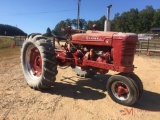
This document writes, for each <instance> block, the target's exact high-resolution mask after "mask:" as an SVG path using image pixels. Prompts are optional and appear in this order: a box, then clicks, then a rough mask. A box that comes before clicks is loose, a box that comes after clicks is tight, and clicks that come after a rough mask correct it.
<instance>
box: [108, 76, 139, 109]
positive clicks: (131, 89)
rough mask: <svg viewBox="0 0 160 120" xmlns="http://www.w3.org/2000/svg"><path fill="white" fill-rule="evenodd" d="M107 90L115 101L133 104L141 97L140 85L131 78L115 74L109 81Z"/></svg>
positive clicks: (127, 104) (128, 104)
mask: <svg viewBox="0 0 160 120" xmlns="http://www.w3.org/2000/svg"><path fill="white" fill-rule="evenodd" d="M107 91H108V94H109V96H110V97H111V98H112V100H113V101H115V102H117V103H119V104H122V105H126V106H131V105H133V104H134V103H135V102H136V101H137V100H138V99H139V87H137V85H136V84H135V82H133V80H131V78H129V77H126V76H122V75H113V76H111V77H110V78H109V80H108V82H107Z"/></svg>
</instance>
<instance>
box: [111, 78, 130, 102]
mask: <svg viewBox="0 0 160 120" xmlns="http://www.w3.org/2000/svg"><path fill="white" fill-rule="evenodd" d="M111 89H112V93H113V95H114V96H115V97H116V98H117V99H119V100H126V99H128V96H129V89H128V87H127V85H125V84H124V83H122V82H119V81H116V82H114V83H113V84H112V87H111Z"/></svg>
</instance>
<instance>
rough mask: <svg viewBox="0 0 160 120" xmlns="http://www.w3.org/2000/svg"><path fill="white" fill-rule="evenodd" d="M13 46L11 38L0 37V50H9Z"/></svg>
mask: <svg viewBox="0 0 160 120" xmlns="http://www.w3.org/2000/svg"><path fill="white" fill-rule="evenodd" d="M12 44H14V41H13V38H8V37H0V49H4V48H9V47H11V45H12Z"/></svg>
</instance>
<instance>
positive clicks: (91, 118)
mask: <svg viewBox="0 0 160 120" xmlns="http://www.w3.org/2000/svg"><path fill="white" fill-rule="evenodd" d="M134 64H135V66H136V67H137V68H136V69H135V73H136V74H137V75H138V76H139V77H140V78H141V79H142V82H143V85H144V94H143V96H142V98H141V99H140V100H139V101H138V102H137V103H136V104H135V105H134V106H132V107H126V106H123V105H119V104H117V103H115V102H114V101H112V100H111V98H110V97H109V95H108V93H107V91H106V87H105V85H106V82H107V80H108V78H109V77H110V76H111V75H113V74H116V72H112V71H111V72H109V73H108V74H106V75H96V76H94V77H93V79H85V78H80V77H77V76H76V74H75V73H74V72H73V71H72V69H71V68H67V69H65V70H61V69H59V68H58V71H59V73H58V75H57V80H56V83H55V86H54V87H52V88H51V89H49V90H46V91H43V92H41V91H36V90H33V89H31V88H30V87H29V86H28V85H27V84H26V82H25V79H24V76H23V74H22V70H21V65H20V52H19V50H18V51H17V52H14V53H12V52H11V53H10V55H8V56H2V55H0V120H23V119H24V120H36V119H37V120H134V119H136V120H141V119H143V120H144V119H145V120H151V119H154V120H160V77H159V75H160V57H153V56H150V57H149V56H145V55H140V56H138V55H135V61H134Z"/></svg>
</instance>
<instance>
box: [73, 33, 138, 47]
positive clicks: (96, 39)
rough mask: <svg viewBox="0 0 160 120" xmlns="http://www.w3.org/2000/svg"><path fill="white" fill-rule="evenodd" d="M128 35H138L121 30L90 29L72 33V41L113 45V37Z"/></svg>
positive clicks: (118, 37)
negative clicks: (121, 31) (120, 31)
mask: <svg viewBox="0 0 160 120" xmlns="http://www.w3.org/2000/svg"><path fill="white" fill-rule="evenodd" d="M128 36H137V35H136V34H133V33H119V32H104V31H91V30H88V31H87V32H86V33H78V34H74V35H72V40H71V43H77V44H86V45H102V46H105V45H109V46H111V44H112V40H113V39H119V40H120V39H121V40H122V39H125V38H126V37H128Z"/></svg>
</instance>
